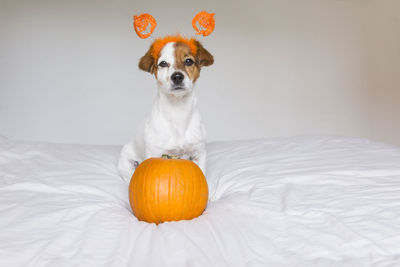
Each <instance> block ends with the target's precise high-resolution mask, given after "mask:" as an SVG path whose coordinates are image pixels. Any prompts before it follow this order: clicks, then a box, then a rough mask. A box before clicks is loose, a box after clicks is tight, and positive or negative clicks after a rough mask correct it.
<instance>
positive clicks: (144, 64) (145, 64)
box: [139, 48, 155, 74]
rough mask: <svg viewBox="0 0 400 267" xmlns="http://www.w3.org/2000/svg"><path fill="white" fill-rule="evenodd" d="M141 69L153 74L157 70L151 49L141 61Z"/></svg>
mask: <svg viewBox="0 0 400 267" xmlns="http://www.w3.org/2000/svg"><path fill="white" fill-rule="evenodd" d="M139 69H141V70H144V71H147V72H150V73H151V74H153V73H154V69H155V59H154V57H153V56H152V55H151V48H150V49H149V51H147V53H146V54H145V55H144V56H143V57H142V58H141V59H140V61H139Z"/></svg>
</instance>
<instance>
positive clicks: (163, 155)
mask: <svg viewBox="0 0 400 267" xmlns="http://www.w3.org/2000/svg"><path fill="white" fill-rule="evenodd" d="M161 158H163V159H180V157H179V156H176V155H168V154H162V156H161Z"/></svg>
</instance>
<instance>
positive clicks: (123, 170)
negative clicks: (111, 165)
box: [118, 142, 140, 183]
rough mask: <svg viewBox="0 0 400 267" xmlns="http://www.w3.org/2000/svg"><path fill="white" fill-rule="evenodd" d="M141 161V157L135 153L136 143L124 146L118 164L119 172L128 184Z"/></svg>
mask: <svg viewBox="0 0 400 267" xmlns="http://www.w3.org/2000/svg"><path fill="white" fill-rule="evenodd" d="M139 161H140V157H139V156H138V155H137V153H136V151H135V147H134V143H133V142H131V143H128V144H126V145H124V147H123V148H122V150H121V156H120V158H119V162H118V170H119V172H120V174H121V176H122V178H123V179H124V180H125V181H126V182H127V183H129V182H130V180H131V178H132V175H133V172H134V171H135V169H136V167H137V166H139V163H140V162H139Z"/></svg>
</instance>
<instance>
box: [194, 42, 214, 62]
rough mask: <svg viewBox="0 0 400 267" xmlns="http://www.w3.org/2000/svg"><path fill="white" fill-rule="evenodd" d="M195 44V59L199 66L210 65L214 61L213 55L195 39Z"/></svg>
mask: <svg viewBox="0 0 400 267" xmlns="http://www.w3.org/2000/svg"><path fill="white" fill-rule="evenodd" d="M195 44H196V46H197V52H196V61H197V64H199V65H200V67H205V66H210V65H212V64H213V63H214V57H213V56H212V55H211V54H210V52H208V51H207V49H205V48H204V47H203V45H202V44H201V43H200V42H199V41H195Z"/></svg>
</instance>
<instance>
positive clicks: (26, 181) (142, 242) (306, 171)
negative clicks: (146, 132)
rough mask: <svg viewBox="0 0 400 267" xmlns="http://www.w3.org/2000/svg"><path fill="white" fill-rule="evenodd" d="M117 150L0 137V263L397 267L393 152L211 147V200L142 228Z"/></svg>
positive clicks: (321, 139) (337, 141)
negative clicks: (189, 213) (192, 214)
mask: <svg viewBox="0 0 400 267" xmlns="http://www.w3.org/2000/svg"><path fill="white" fill-rule="evenodd" d="M119 150H120V147H116V146H89V145H60V144H48V143H33V142H17V141H12V140H9V139H6V138H4V137H0V266H202V267H203V266H307V267H308V266H335V267H336V266H351V267H353V266H400V149H399V148H396V147H393V146H388V145H384V144H381V143H375V142H372V141H368V140H363V139H355V138H344V137H325V136H317V137H293V138H276V139H266V140H249V141H232V142H213V143H210V144H209V145H208V172H207V175H206V176H207V180H208V185H209V191H210V202H209V204H208V207H207V209H206V211H205V212H204V214H203V215H202V216H200V217H199V218H196V219H193V220H191V221H180V222H169V223H164V224H160V225H159V226H156V225H155V224H148V223H145V222H140V221H138V220H137V219H136V218H135V217H134V215H133V214H132V212H131V209H130V206H129V201H128V184H126V183H125V182H124V181H123V180H122V179H121V178H119V176H118V173H117V169H116V164H117V161H118V156H119Z"/></svg>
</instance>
